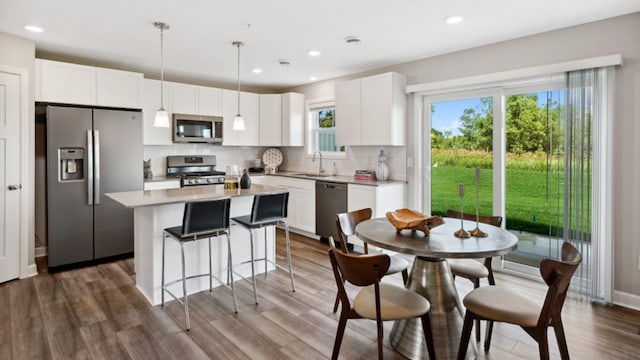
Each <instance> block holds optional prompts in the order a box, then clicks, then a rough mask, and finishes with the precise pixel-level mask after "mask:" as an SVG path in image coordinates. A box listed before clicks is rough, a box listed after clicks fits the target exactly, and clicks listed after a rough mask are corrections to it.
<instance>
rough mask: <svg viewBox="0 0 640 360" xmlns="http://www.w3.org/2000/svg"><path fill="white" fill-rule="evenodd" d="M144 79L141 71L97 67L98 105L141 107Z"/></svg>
mask: <svg viewBox="0 0 640 360" xmlns="http://www.w3.org/2000/svg"><path fill="white" fill-rule="evenodd" d="M143 79H144V78H143V75H142V74H141V73H134V72H130V71H120V70H112V69H103V68H97V69H96V87H97V89H96V103H97V105H101V106H113V107H122V108H132V109H141V108H142V98H143V86H144V85H143Z"/></svg>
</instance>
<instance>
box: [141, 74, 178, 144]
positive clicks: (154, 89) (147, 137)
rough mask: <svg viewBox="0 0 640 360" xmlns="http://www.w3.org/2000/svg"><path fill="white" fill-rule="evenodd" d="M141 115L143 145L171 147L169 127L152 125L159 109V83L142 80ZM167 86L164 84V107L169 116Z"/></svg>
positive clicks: (157, 81) (151, 80)
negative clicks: (142, 119) (142, 121)
mask: <svg viewBox="0 0 640 360" xmlns="http://www.w3.org/2000/svg"><path fill="white" fill-rule="evenodd" d="M143 84H144V91H143V94H144V96H143V103H142V115H143V118H144V141H143V143H144V144H145V145H171V144H172V140H171V127H168V128H162V127H155V126H153V123H154V121H155V118H156V111H158V109H159V108H160V81H159V80H153V79H144V81H143ZM167 89H168V85H167V83H166V82H165V83H164V99H163V101H164V107H165V110H167V111H168V112H169V116H171V109H170V108H169V107H168V103H169V102H168V98H169V95H168V91H167Z"/></svg>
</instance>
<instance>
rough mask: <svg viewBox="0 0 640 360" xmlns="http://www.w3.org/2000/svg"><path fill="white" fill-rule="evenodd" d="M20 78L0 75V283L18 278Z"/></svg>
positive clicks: (0, 73)
mask: <svg viewBox="0 0 640 360" xmlns="http://www.w3.org/2000/svg"><path fill="white" fill-rule="evenodd" d="M19 94H20V77H19V76H18V75H15V74H9V73H4V72H0V189H1V190H0V283H1V282H5V281H8V280H11V279H15V278H17V277H18V276H19V271H20V259H19V246H20V227H19V224H20V212H21V209H20V191H21V187H22V186H21V185H20V96H19Z"/></svg>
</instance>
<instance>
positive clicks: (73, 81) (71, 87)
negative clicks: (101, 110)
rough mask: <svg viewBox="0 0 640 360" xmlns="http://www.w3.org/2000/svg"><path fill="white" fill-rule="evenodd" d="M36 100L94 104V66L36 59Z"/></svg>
mask: <svg viewBox="0 0 640 360" xmlns="http://www.w3.org/2000/svg"><path fill="white" fill-rule="evenodd" d="M36 86H37V90H36V100H38V101H48V102H56V103H65V104H78V105H96V68H95V67H92V66H84V65H76V64H69V63H63V62H58V61H50V60H40V59H36Z"/></svg>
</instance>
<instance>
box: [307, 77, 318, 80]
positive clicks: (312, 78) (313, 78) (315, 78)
mask: <svg viewBox="0 0 640 360" xmlns="http://www.w3.org/2000/svg"><path fill="white" fill-rule="evenodd" d="M309 80H311V81H316V80H318V78H317V77H315V76H311V77H310V78H309Z"/></svg>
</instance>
